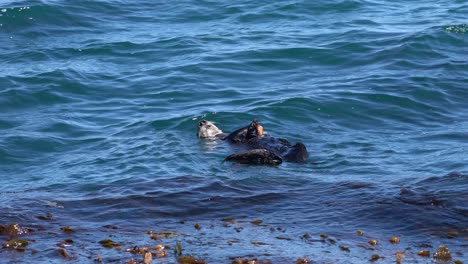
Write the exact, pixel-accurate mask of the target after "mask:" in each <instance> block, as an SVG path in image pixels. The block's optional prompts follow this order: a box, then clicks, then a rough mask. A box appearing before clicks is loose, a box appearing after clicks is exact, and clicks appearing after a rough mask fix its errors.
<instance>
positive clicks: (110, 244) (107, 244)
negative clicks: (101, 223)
mask: <svg viewBox="0 0 468 264" xmlns="http://www.w3.org/2000/svg"><path fill="white" fill-rule="evenodd" d="M99 244H101V245H102V246H103V247H105V248H113V247H119V246H120V244H119V243H116V242H114V241H112V240H110V239H103V240H101V241H99Z"/></svg>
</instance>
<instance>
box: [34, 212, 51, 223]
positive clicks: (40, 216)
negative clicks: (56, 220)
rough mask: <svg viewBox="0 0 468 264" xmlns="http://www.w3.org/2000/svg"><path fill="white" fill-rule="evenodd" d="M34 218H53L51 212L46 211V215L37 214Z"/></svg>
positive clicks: (45, 219)
mask: <svg viewBox="0 0 468 264" xmlns="http://www.w3.org/2000/svg"><path fill="white" fill-rule="evenodd" d="M36 218H37V219H39V220H44V221H47V220H52V219H53V218H52V214H51V213H47V214H46V215H38V216H36Z"/></svg>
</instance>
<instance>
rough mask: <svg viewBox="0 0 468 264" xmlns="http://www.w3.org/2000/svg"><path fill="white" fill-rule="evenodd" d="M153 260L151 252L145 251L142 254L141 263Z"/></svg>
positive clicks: (145, 263)
mask: <svg viewBox="0 0 468 264" xmlns="http://www.w3.org/2000/svg"><path fill="white" fill-rule="evenodd" d="M151 262H153V255H151V252H149V251H148V252H145V254H144V255H143V263H144V264H151Z"/></svg>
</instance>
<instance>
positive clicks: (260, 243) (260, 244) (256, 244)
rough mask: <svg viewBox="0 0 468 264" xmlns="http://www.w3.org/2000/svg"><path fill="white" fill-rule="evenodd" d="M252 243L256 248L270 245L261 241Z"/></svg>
mask: <svg viewBox="0 0 468 264" xmlns="http://www.w3.org/2000/svg"><path fill="white" fill-rule="evenodd" d="M250 243H252V245H255V246H265V245H268V244H267V243H265V242H260V241H252V242H250Z"/></svg>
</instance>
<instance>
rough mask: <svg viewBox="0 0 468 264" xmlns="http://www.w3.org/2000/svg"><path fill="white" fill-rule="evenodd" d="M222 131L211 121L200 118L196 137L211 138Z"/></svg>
mask: <svg viewBox="0 0 468 264" xmlns="http://www.w3.org/2000/svg"><path fill="white" fill-rule="evenodd" d="M222 133H223V131H221V129H219V128H218V127H217V126H215V125H214V124H213V122H210V121H207V120H202V121H200V123H198V133H197V135H198V137H199V138H211V137H215V136H216V135H219V134H222Z"/></svg>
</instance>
